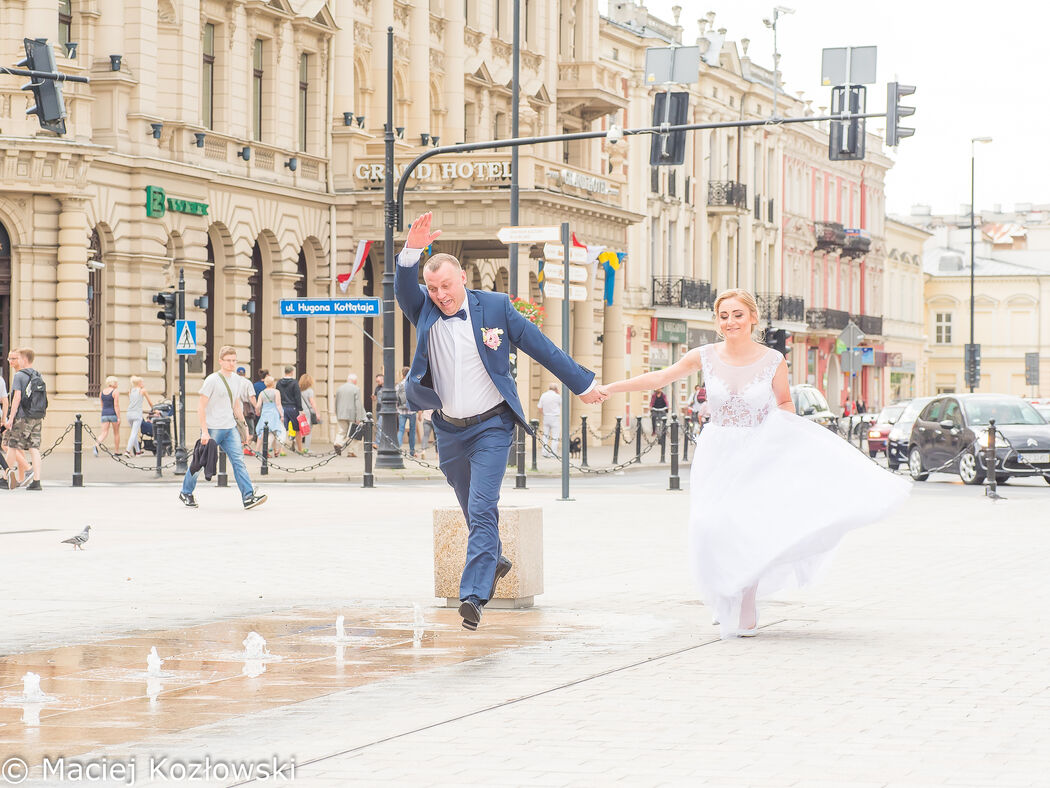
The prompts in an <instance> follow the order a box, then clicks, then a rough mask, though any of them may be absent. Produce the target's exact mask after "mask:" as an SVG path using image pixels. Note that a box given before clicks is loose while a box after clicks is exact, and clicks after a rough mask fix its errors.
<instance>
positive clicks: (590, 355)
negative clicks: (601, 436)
mask: <svg viewBox="0 0 1050 788" xmlns="http://www.w3.org/2000/svg"><path fill="white" fill-rule="evenodd" d="M586 287H587V291H588V294H589V296H590V297H589V298H587V300H586V301H574V302H573V304H572V357H573V358H574V359H575V360H576V361H578V362H579V363H580V364H582V365H583V366H585V367H587V368H588V369H596V364H595V361H596V360H597V358H596V354H595V342H594V292H595V290H596V289H597V287H596V284H595V283H593V282H588V283H587V285H586ZM599 303H600V302H599ZM603 341H604V339H603ZM601 379H602V375H599V376H598V378H597V380H598V382H599V383H600V382H601ZM572 405H573V406H574V407H573V414H572V415H573V418H574V419H576V418H579V416H580V415H581V414H582V415H586V416H587V419H588V421H589V422H590V426H591V427H592V428H594V429H597V428H598V425H597V422H599V421H601V419H600V416H601V405H585V404H584V403H582V402H573V403H572ZM592 437H593V436H592Z"/></svg>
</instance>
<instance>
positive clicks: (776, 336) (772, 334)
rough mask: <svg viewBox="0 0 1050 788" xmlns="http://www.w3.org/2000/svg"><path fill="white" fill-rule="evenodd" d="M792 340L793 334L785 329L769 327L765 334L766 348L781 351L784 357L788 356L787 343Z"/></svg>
mask: <svg viewBox="0 0 1050 788" xmlns="http://www.w3.org/2000/svg"><path fill="white" fill-rule="evenodd" d="M790 338H791V333H790V332H789V331H786V330H785V329H783V328H773V327H772V326H769V327H768V328H767V329H766V332H765V341H764V343H763V344H765V345H766V347H771V348H773V349H774V350H777V351H779V352H780V353H781V354H782V355H785V356H786V355H787V343H788V339H790Z"/></svg>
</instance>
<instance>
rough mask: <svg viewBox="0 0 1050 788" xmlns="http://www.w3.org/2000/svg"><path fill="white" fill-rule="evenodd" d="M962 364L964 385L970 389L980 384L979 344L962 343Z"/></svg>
mask: <svg viewBox="0 0 1050 788" xmlns="http://www.w3.org/2000/svg"><path fill="white" fill-rule="evenodd" d="M963 366H964V367H965V370H964V372H965V375H966V385H967V386H969V387H970V388H971V389H974V388H977V387H978V386H980V385H981V346H980V345H979V344H977V345H971V344H970V343H969V342H967V343H966V344H965V345H963Z"/></svg>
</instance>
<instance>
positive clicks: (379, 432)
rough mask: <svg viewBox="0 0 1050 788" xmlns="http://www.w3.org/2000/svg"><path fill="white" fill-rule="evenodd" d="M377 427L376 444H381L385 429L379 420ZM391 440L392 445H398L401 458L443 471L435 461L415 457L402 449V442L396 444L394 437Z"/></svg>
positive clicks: (435, 443)
mask: <svg viewBox="0 0 1050 788" xmlns="http://www.w3.org/2000/svg"><path fill="white" fill-rule="evenodd" d="M375 428H376V444H377V445H379V443H380V442H381V441H382V439H383V437H384V435H383V429H382V427H380V426H379V423H378V422H376V425H375ZM389 442H390V445H392V446H395V447H396V448H395V450H396V451H397V453H398V454H400V455H401V459H403V460H408V461H409V462H414V463H415V464H416V465H421V466H422V467H424V468H429V469H430V470H432V471H441V468H440V467H439V466H437V465H434V464H433V463H430V462H427V461H426V460H423V459H420V458H419V457H415V456H413V455H412V454H410V453H409V452H407V451H405V450H404V449H402V448H401V445H400V444H395V443H394V440H393V439H392V438H391V439H390V440H389ZM434 448H435V449H437V438H436V437H435V439H434Z"/></svg>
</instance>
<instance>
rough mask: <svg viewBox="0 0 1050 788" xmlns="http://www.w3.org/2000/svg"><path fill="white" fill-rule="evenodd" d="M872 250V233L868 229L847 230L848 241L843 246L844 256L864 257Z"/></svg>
mask: <svg viewBox="0 0 1050 788" xmlns="http://www.w3.org/2000/svg"><path fill="white" fill-rule="evenodd" d="M869 251H871V234H870V233H869V232H868V231H867V230H861V229H850V230H846V243H845V245H844V246H843V247H842V256H843V257H863V256H864V255H866V254H867V253H868V252H869Z"/></svg>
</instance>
